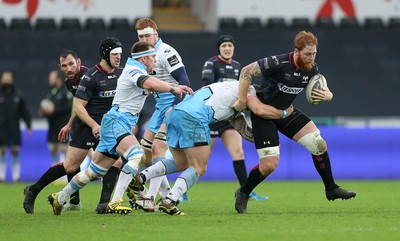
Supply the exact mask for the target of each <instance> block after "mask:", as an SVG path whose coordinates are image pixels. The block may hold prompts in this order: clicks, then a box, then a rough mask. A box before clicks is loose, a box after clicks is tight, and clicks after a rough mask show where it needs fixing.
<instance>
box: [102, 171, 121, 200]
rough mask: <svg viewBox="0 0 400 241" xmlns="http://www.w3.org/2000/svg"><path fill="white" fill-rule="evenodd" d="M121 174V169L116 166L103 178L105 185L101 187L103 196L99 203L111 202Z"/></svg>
mask: <svg viewBox="0 0 400 241" xmlns="http://www.w3.org/2000/svg"><path fill="white" fill-rule="evenodd" d="M118 174H119V169H118V168H116V167H114V166H113V167H111V168H110V169H108V171H107V173H106V175H104V177H103V178H102V180H101V182H102V184H103V187H102V189H101V196H100V201H99V203H105V202H107V203H108V202H110V199H111V194H112V192H113V191H114V187H115V183H116V182H117V177H118Z"/></svg>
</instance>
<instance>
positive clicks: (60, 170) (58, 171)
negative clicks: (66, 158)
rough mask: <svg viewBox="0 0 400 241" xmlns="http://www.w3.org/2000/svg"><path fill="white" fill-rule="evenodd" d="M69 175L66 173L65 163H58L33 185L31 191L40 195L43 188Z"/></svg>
mask: <svg viewBox="0 0 400 241" xmlns="http://www.w3.org/2000/svg"><path fill="white" fill-rule="evenodd" d="M66 174H67V173H66V172H65V169H64V165H63V163H58V164H56V165H54V166H52V167H50V168H49V169H48V170H47V171H46V172H45V173H44V174H43V175H42V176H41V177H40V178H39V180H38V181H37V182H36V183H35V184H33V185H32V186H31V187H30V188H29V190H30V191H31V192H33V193H35V194H39V192H40V191H42V189H43V188H45V187H46V186H47V185H49V184H50V183H52V182H54V181H55V180H57V179H58V178H60V177H62V176H65V175H66Z"/></svg>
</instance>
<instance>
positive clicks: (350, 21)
mask: <svg viewBox="0 0 400 241" xmlns="http://www.w3.org/2000/svg"><path fill="white" fill-rule="evenodd" d="M339 27H340V29H347V30H353V29H358V28H360V27H361V26H360V23H359V22H358V20H357V19H356V18H342V19H340V24H339Z"/></svg>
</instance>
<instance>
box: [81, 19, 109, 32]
mask: <svg viewBox="0 0 400 241" xmlns="http://www.w3.org/2000/svg"><path fill="white" fill-rule="evenodd" d="M106 29H107V27H106V23H105V22H104V19H102V18H87V19H86V20H85V30H87V31H105V30H106Z"/></svg>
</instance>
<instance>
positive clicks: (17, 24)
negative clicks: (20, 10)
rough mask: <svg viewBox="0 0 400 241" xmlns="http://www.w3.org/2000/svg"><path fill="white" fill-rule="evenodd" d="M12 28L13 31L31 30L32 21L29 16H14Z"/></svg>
mask: <svg viewBox="0 0 400 241" xmlns="http://www.w3.org/2000/svg"><path fill="white" fill-rule="evenodd" d="M10 30H11V31H13V32H28V31H31V30H32V26H31V22H30V20H29V19H27V18H12V19H11V22H10Z"/></svg>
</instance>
